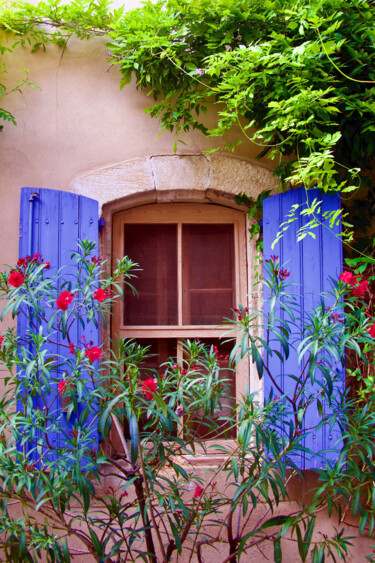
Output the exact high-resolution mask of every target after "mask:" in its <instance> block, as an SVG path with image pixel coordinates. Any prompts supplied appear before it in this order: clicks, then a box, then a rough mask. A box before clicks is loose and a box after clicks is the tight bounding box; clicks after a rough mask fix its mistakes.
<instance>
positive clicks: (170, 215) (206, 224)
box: [112, 203, 248, 438]
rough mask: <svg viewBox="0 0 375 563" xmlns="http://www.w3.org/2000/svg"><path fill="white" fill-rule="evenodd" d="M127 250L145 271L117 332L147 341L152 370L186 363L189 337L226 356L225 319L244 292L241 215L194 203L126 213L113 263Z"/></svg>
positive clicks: (116, 223) (122, 305)
mask: <svg viewBox="0 0 375 563" xmlns="http://www.w3.org/2000/svg"><path fill="white" fill-rule="evenodd" d="M125 254H127V255H128V256H129V257H130V258H131V259H132V260H134V261H135V262H137V263H138V264H139V265H140V267H141V268H142V271H141V272H139V273H138V277H137V279H136V281H135V286H136V289H137V292H138V296H134V295H132V293H131V291H126V293H125V296H124V301H123V302H117V304H116V308H115V310H114V316H113V321H112V335H113V336H114V335H118V336H120V337H123V338H134V339H135V340H137V341H138V342H140V343H142V344H148V345H150V346H151V351H152V353H153V354H155V356H154V359H152V360H151V363H150V366H149V367H155V366H156V365H159V364H160V363H162V362H163V361H166V360H167V359H168V358H169V357H175V358H176V359H177V361H182V359H183V347H182V341H183V339H187V338H190V339H193V338H199V339H200V340H201V341H202V342H207V344H209V345H216V346H217V347H218V348H219V349H220V347H221V349H222V351H223V356H225V355H226V352H227V350H224V348H223V346H224V347H225V345H224V344H222V343H221V342H220V337H221V336H222V334H223V331H224V329H223V326H222V324H223V319H224V318H230V317H231V316H232V309H233V308H234V307H237V304H238V303H239V302H241V303H245V299H246V294H247V287H246V279H247V278H246V262H247V260H246V232H245V216H244V213H243V212H241V211H238V210H235V209H231V208H228V207H222V206H219V205H211V204H195V203H194V204H193V203H191V204H189V203H168V204H150V205H144V206H140V207H136V208H132V209H128V210H125V211H122V212H120V213H117V214H115V215H114V220H113V257H114V260H115V259H116V258H120V257H122V256H124V255H125ZM222 367H224V368H225V365H223V366H222ZM224 373H225V370H224ZM228 373H231V372H229V371H228V372H227V373H225V376H226V377H227V376H228ZM236 379H237V381H236ZM241 379H242V381H241V382H239V378H238V377H237V378H234V377H233V381H232V385H231V387H232V394H233V396H235V395H236V394H237V395H238V394H240V393H243V392H244V390H245V387H246V382H247V381H248V378H246V377H244V378H241ZM227 407H228V405H223V408H224V409H225V408H227ZM198 433H199V432H198ZM200 437H204V436H200ZM207 437H211V436H206V438H207ZM227 437H231V436H230V435H228V436H227Z"/></svg>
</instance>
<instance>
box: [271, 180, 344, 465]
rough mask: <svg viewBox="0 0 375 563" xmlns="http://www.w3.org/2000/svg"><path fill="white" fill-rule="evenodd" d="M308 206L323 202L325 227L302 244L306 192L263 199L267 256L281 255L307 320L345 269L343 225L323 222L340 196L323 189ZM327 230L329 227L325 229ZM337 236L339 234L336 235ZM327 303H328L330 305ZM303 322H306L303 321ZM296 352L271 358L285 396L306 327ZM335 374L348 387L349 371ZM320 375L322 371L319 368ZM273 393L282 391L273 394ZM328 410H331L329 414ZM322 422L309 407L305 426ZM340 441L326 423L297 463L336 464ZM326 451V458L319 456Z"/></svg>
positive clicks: (312, 194) (297, 334)
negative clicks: (300, 234)
mask: <svg viewBox="0 0 375 563" xmlns="http://www.w3.org/2000/svg"><path fill="white" fill-rule="evenodd" d="M308 197H309V202H310V203H311V202H312V201H313V199H314V198H318V199H319V201H321V202H322V205H321V213H319V217H320V220H321V222H322V225H320V226H319V227H316V228H314V229H313V231H312V232H313V233H314V235H315V237H316V238H315V239H314V238H312V237H311V236H309V235H307V236H306V237H305V238H304V239H303V240H301V241H300V242H297V233H298V231H299V229H301V227H303V226H304V225H305V224H306V223H307V222H308V221H310V219H311V217H310V216H308V215H301V211H302V210H303V209H304V208H306V191H305V189H304V188H299V189H294V190H291V191H288V192H285V193H282V194H278V195H275V196H272V197H270V198H268V199H266V200H265V201H264V204H263V242H264V249H263V255H264V258H265V259H267V258H269V257H270V256H271V255H277V256H278V257H279V261H280V264H281V265H282V266H283V268H286V269H287V270H288V271H289V272H290V277H288V278H287V281H288V282H289V283H291V284H293V285H291V286H290V287H288V291H289V292H290V293H293V294H294V296H295V298H296V299H297V301H299V303H300V306H301V308H302V311H303V313H304V317H305V318H306V315H307V314H308V313H309V312H311V311H312V310H313V308H314V307H316V306H317V305H319V303H320V297H319V295H320V294H321V293H322V292H323V291H329V290H330V289H331V286H330V282H329V280H330V278H333V279H338V277H339V275H340V273H341V272H342V271H343V270H342V268H343V258H342V241H341V238H340V237H339V236H337V235H339V233H340V226H339V225H336V226H335V227H333V228H330V227H329V225H328V221H327V220H326V219H325V218H324V214H325V213H326V212H331V211H335V210H337V209H339V208H340V199H339V198H338V197H337V196H336V195H328V194H324V193H321V192H320V190H317V189H315V190H309V191H308ZM296 204H298V205H300V206H301V205H302V207H300V208H299V209H298V211H297V212H296V214H295V217H296V220H295V221H293V222H291V223H290V224H289V228H288V229H287V230H286V231H285V232H284V234H283V236H282V237H281V238H280V240H279V241H278V242H277V243H276V245H275V246H274V248H272V243H273V242H274V241H275V239H276V236H277V233H278V232H279V230H280V225H281V223H283V222H285V221H287V220H288V218H287V215H288V214H289V213H290V212H291V209H292V206H293V205H296ZM327 227H328V228H327ZM335 235H336V236H335ZM327 305H328V303H327ZM265 312H267V288H265ZM301 324H302V323H301ZM294 337H295V349H294V350H291V353H290V356H289V358H288V359H287V360H284V361H283V362H282V361H281V360H280V359H279V358H278V357H277V354H273V355H272V357H271V358H270V371H271V373H272V374H274V375H275V374H276V375H277V376H280V379H279V380H278V381H280V382H281V387H282V389H283V391H284V393H289V392H291V390H292V388H293V389H294V385H293V381H292V380H291V379H290V378H288V377H285V374H287V373H290V374H299V371H300V370H299V367H298V361H297V352H296V350H297V347H298V344H299V342H300V341H301V338H302V326H300V327H297V328H296V331H295V335H294ZM335 369H336V372H337V373H338V374H339V380H340V382H341V383H339V384H338V385H339V386H341V385H342V388H343V387H344V378H345V372H344V367H343V365H341V363H340V365H339V366H338V365H335ZM318 371H319V370H318ZM271 389H272V383H271V381H270V379H269V377H267V375H265V377H264V390H265V398H266V400H267V397H268V396H269V394H270V391H271ZM273 395H274V396H275V395H279V393H278V392H277V391H275V390H273ZM326 412H327V410H326ZM320 420H321V417H320V416H319V414H318V410H317V406H316V405H315V403H314V404H313V405H311V406H310V407H309V409H308V410H307V413H306V416H305V423H304V426H305V428H306V429H307V428H315V427H316V425H317V424H318V423H319V421H320ZM339 438H340V431H339V428H338V427H337V425H336V426H333V428H332V429H330V428H329V426H328V425H324V426H322V427H321V428H320V429H319V430H315V429H314V430H312V431H311V432H310V431H307V432H306V437H305V439H304V443H303V445H304V446H305V447H306V448H308V449H310V450H311V451H312V452H314V454H315V455H312V456H311V455H308V454H307V453H305V454H302V457H298V458H297V459H294V460H293V461H294V462H295V463H296V465H297V466H298V467H299V468H300V469H312V468H317V467H320V466H321V465H322V462H323V461H324V459H325V460H334V459H336V458H337V453H335V452H334V451H325V450H329V449H335V448H336V449H337V445H336V446H335V443H336V442H337V440H339ZM323 451H325V452H324V454H323V456H324V459H323V456H322V455H321V452H323Z"/></svg>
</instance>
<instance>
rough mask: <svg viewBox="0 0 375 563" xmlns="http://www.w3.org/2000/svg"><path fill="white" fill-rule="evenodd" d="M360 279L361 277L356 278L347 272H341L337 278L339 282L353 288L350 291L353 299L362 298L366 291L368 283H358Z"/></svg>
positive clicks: (364, 281) (363, 281) (365, 281)
mask: <svg viewBox="0 0 375 563" xmlns="http://www.w3.org/2000/svg"><path fill="white" fill-rule="evenodd" d="M361 278H362V276H356V275H354V274H353V272H348V271H345V272H343V273H342V274H340V277H339V279H340V281H342V282H344V283H347V284H348V285H350V286H351V287H352V288H353V290H352V295H353V297H363V296H364V294H365V293H366V291H367V290H368V281H367V280H362V281H359V280H360V279H361Z"/></svg>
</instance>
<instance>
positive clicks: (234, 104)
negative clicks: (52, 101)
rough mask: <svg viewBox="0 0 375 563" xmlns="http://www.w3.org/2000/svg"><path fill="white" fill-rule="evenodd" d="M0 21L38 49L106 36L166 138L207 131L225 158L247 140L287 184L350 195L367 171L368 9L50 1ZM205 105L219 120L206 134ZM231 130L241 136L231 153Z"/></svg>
mask: <svg viewBox="0 0 375 563" xmlns="http://www.w3.org/2000/svg"><path fill="white" fill-rule="evenodd" d="M0 16H1V22H2V26H3V28H4V29H7V30H12V32H14V33H16V34H19V35H20V36H26V37H27V39H28V40H29V41H30V43H31V45H32V48H34V49H35V48H40V47H43V46H44V45H45V43H46V42H50V41H52V42H56V43H59V44H62V43H64V41H66V40H67V39H68V38H69V37H70V36H71V35H72V34H76V35H78V36H79V37H81V38H89V37H91V36H92V35H104V36H105V37H107V38H108V49H109V56H110V61H111V63H112V64H113V65H116V66H118V68H119V70H120V73H121V76H122V78H121V86H122V87H124V86H125V85H126V84H128V82H129V81H130V80H131V78H132V77H135V80H136V84H137V87H138V88H139V89H141V90H144V91H145V92H146V93H147V94H148V95H149V96H151V97H153V99H154V104H153V105H151V106H150V107H149V108H148V110H147V111H148V113H149V114H150V115H151V116H152V117H156V118H157V119H158V120H159V122H160V125H161V129H162V130H166V131H171V132H175V133H176V134H177V136H178V135H179V134H180V133H182V132H186V131H189V130H191V129H200V130H201V131H202V132H203V133H204V134H205V135H210V136H217V137H219V138H220V141H218V144H221V145H222V147H224V148H226V149H234V148H235V146H236V145H237V144H238V143H240V142H241V139H242V140H243V139H244V138H246V137H248V138H250V139H251V140H252V141H253V142H255V143H257V144H258V145H259V156H260V157H262V156H265V155H268V157H270V158H276V157H277V158H278V159H279V163H278V165H277V166H276V175H277V176H278V177H279V178H280V180H281V183H282V184H283V183H285V182H287V181H288V182H290V183H291V184H292V185H293V184H297V183H304V185H305V186H306V187H310V186H313V185H315V184H319V185H320V186H321V187H322V188H323V189H325V190H332V189H336V190H344V189H345V190H346V191H347V192H349V193H350V191H352V190H354V189H355V187H357V186H358V185H359V184H360V182H361V171H360V169H362V171H365V172H366V170H367V169H369V168H371V166H372V161H373V158H374V152H375V135H374V132H375V97H374V93H375V64H374V62H375V45H374V41H375V23H374V22H375V17H374V16H375V4H374V1H373V0H369V1H366V0H353V1H352V0H317V1H314V2H310V1H309V0H292V1H290V0H274V1H271V0H268V1H265V2H263V1H262V2H261V1H258V0H210V1H208V0H181V1H180V0H179V1H178V2H177V1H176V0H169V1H168V0H160V1H157V2H154V3H152V2H145V3H143V4H142V6H141V7H140V8H137V9H135V10H131V11H129V12H127V13H124V12H123V11H122V10H117V11H116V10H115V11H113V12H111V11H110V10H109V8H108V3H107V2H106V0H97V1H94V2H87V1H84V0H78V1H76V2H72V3H70V4H66V5H61V2H59V1H53V2H50V3H48V2H43V3H40V4H39V5H38V6H36V7H35V6H31V5H30V4H17V5H16V6H15V7H13V8H11V9H9V8H3V10H2V12H1V13H0ZM40 23H43V24H45V23H47V24H48V25H49V28H46V27H44V28H42V29H41V28H40V26H39V27H38V24H40ZM23 41H24V40H23ZM209 105H216V109H217V114H218V119H217V123H216V125H215V126H214V127H213V128H211V129H209V128H208V123H207V120H206V118H205V113H206V111H207V107H208V106H209ZM235 125H239V126H240V128H241V129H242V132H240V134H239V135H237V140H236V141H235V143H234V144H231V145H230V144H225V142H224V141H223V140H222V139H225V138H226V137H227V133H228V131H230V130H231V129H232V128H233V127H234V126H235ZM281 156H284V157H287V158H284V159H281V158H280V157H281Z"/></svg>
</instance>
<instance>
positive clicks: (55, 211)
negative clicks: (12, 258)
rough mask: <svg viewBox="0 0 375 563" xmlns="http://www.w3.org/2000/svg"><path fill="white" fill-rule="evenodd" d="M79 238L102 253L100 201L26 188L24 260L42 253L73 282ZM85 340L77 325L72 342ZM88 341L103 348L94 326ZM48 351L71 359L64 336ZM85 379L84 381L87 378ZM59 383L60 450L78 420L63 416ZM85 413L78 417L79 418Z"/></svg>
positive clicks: (56, 437) (22, 330)
mask: <svg viewBox="0 0 375 563" xmlns="http://www.w3.org/2000/svg"><path fill="white" fill-rule="evenodd" d="M32 194H36V196H35V197H34V201H33V204H32V208H33V209H32V225H31V226H30V224H29V220H30V202H29V200H30V196H31V195H32ZM79 238H80V239H83V238H89V239H90V240H91V241H93V242H95V244H96V253H98V202H97V201H95V200H92V199H90V198H86V197H83V196H79V195H76V194H72V193H69V192H64V191H57V190H47V189H34V188H22V190H21V208H20V242H19V255H20V257H24V256H26V255H27V254H31V255H32V254H33V253H39V254H41V255H42V256H43V259H44V261H48V262H50V264H51V269H50V272H51V273H52V274H53V273H56V272H57V270H59V269H60V268H62V267H63V268H64V270H63V271H64V281H69V280H70V279H72V274H74V273H75V266H73V265H72V264H71V260H70V255H71V252H72V251H73V250H77V248H78V247H77V240H78V239H79ZM30 239H31V240H30ZM30 244H31V250H30ZM26 332H27V323H26V322H25V320H24V317H23V316H19V320H18V334H19V335H20V336H21V337H24V336H25V335H26ZM81 336H82V328H81V326H80V325H79V323H75V326H74V327H73V330H72V332H71V340H72V342H73V343H74V344H77V343H78V342H79V341H80V339H81ZM85 337H86V340H87V341H90V340H91V341H93V343H94V345H98V344H99V339H100V335H99V330H98V328H97V327H95V326H94V323H90V324H88V325H87V327H86V330H85ZM48 351H49V354H50V355H51V356H54V355H61V356H65V357H69V349H68V348H67V342H66V341H64V342H62V340H61V335H58V336H57V339H56V344H49V348H48ZM70 357H71V356H70ZM53 376H54V378H56V380H57V382H58V381H59V380H60V379H62V377H63V374H62V373H61V368H57V369H56V370H55V371H54V374H53ZM82 376H83V377H84V374H83V375H82ZM57 382H56V383H54V384H53V392H52V393H51V394H50V399H51V401H52V400H53V403H52V411H53V412H54V416H55V417H60V419H61V420H62V421H63V424H62V431H61V432H59V433H54V432H51V433H50V435H49V440H50V443H51V445H52V446H53V447H57V448H60V447H62V446H64V444H65V443H66V437H67V436H68V434H69V432H70V431H71V429H72V427H73V425H74V422H75V420H76V418H75V416H73V417H71V419H70V420H69V421H67V420H66V415H65V414H62V413H61V406H60V400H59V398H58V396H57ZM35 407H39V408H42V401H41V399H40V398H36V399H35ZM81 410H82V409H81ZM81 410H80V411H79V413H78V415H76V416H79V414H80V412H81ZM61 415H62V416H61ZM93 416H94V413H93V414H92V415H91V417H90V416H89V418H88V419H87V425H88V427H89V426H90V428H92V429H93V432H94V434H95V440H96V444H95V445H96V447H98V432H97V424H94V425H93V424H92V420H93ZM30 447H31V446H30ZM57 451H58V450H57Z"/></svg>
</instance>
